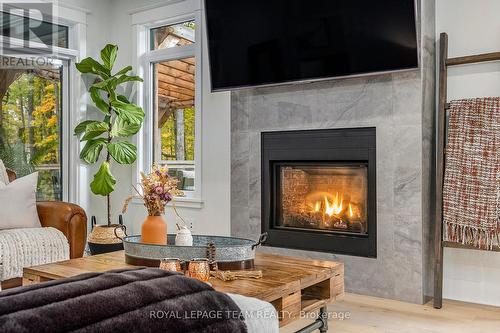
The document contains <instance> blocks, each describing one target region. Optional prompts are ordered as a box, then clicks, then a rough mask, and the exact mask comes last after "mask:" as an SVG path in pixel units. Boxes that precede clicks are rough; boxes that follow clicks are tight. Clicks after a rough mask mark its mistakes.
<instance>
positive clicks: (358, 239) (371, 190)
mask: <svg viewBox="0 0 500 333" xmlns="http://www.w3.org/2000/svg"><path fill="white" fill-rule="evenodd" d="M261 155H262V156H261V158H262V161H261V162H262V166H261V168H262V169H261V171H262V183H261V188H262V205H261V213H262V215H261V217H262V225H261V229H262V232H267V233H268V235H269V237H268V239H267V241H266V242H265V245H267V246H273V247H282V248H292V249H300V250H311V251H321V252H329V253H338V254H346V255H354V256H361V257H369V258H376V257H377V193H376V184H377V182H376V129H375V128H374V127H366V128H342V129H321V130H300V131H279V132H262V133H261ZM316 163H317V164H323V165H324V164H328V165H332V164H334V165H339V166H345V165H366V166H367V172H368V202H367V212H368V221H367V225H368V233H367V234H355V233H347V232H342V231H329V230H328V231H327V230H314V229H303V228H290V227H283V226H279V224H278V221H277V216H278V208H277V207H278V206H277V203H278V202H279V201H278V200H279V198H278V196H279V194H278V193H279V191H278V187H277V186H279V176H278V174H277V172H278V171H279V167H280V166H282V165H284V164H289V165H306V164H307V165H309V164H316Z"/></svg>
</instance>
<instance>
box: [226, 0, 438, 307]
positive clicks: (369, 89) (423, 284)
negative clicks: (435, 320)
mask: <svg viewBox="0 0 500 333" xmlns="http://www.w3.org/2000/svg"><path fill="white" fill-rule="evenodd" d="M417 8H418V13H417V33H418V35H419V38H418V39H419V53H420V66H419V69H415V70H411V71H406V72H395V73H389V74H380V75H373V76H366V77H358V78H347V79H337V80H329V81H321V82H314V83H300V84H292V85H283V86H276V87H261V88H249V89H242V90H237V91H233V92H231V234H232V235H233V236H240V237H246V238H252V239H257V238H258V236H259V234H260V233H261V230H262V225H263V221H264V223H265V219H266V217H265V216H262V211H263V209H262V208H263V207H262V204H261V203H262V202H263V196H264V195H265V194H264V193H263V192H262V179H263V177H265V175H264V174H263V167H262V156H263V155H262V143H263V142H262V141H263V138H264V136H265V135H269V134H263V133H273V132H283V131H308V130H313V131H315V130H316V131H317V130H337V129H353V128H358V129H359V128H373V129H374V130H375V132H376V140H375V141H376V156H375V157H376V158H375V161H376V162H375V170H376V171H375V179H376V198H375V200H374V201H375V211H376V213H375V214H376V250H375V254H376V255H375V256H357V255H346V254H340V253H341V252H340V251H337V252H336V250H335V249H331V251H328V249H324V248H323V249H321V250H317V249H316V250H314V249H313V250H311V248H310V247H309V250H304V249H302V250H299V249H296V248H297V246H294V245H296V244H290V243H289V244H287V242H286V237H285V238H283V239H281V240H279V239H278V241H277V242H276V243H275V244H272V243H273V240H272V239H273V237H276V236H274V235H271V236H270V238H269V240H268V242H269V244H271V245H275V246H264V247H262V248H260V249H259V251H263V252H268V253H276V254H284V255H294V256H302V257H307V258H316V259H327V260H341V261H343V262H344V264H345V286H346V290H347V291H348V292H354V293H359V294H365V295H374V296H379V297H384V298H392V299H398V300H403V301H408V302H413V303H423V302H424V300H425V299H426V297H425V295H431V294H432V256H433V250H432V239H431V235H432V234H431V232H430V230H431V216H432V215H431V214H432V207H431V202H432V190H431V189H432V185H433V182H432V179H431V178H432V177H431V175H432V172H433V163H434V162H433V161H434V158H433V148H432V142H433V133H434V110H435V93H434V90H435V58H434V55H435V47H434V40H435V31H434V1H426V0H425V1H424V0H422V1H420V0H417ZM293 141H294V140H292V144H293ZM285 167H290V168H288V169H284V170H283V172H284V173H287V175H290V173H300V172H302V174H303V173H304V172H305V173H307V174H308V175H309V176H308V177H309V178H308V182H309V188H310V187H311V185H314V186H316V185H318V183H315V182H313V181H311V179H312V178H311V176H312V175H318V174H321V173H323V174H325V173H328V172H330V173H332V172H333V171H332V170H330V171H328V170H325V169H322V170H311V169H310V168H309V169H308V168H307V167H308V166H307V165H299V167H300V168H298V169H299V170H296V169H297V168H295V169H294V168H293V167H297V165H295V166H294V165H285ZM285 171H286V172H285ZM337 171H338V170H336V171H335V172H337ZM351 171H352V170H351ZM356 172H358V175H361V176H362V172H363V171H356ZM356 172H355V173H356ZM351 174H354V173H352V172H351ZM296 177H299V176H297V175H296ZM355 181H356V182H359V183H358V184H361V185H360V186H363V185H362V184H363V182H362V181H361V180H360V179H359V177H357V178H356V180H355ZM285 182H286V180H285ZM321 186H323V185H321ZM285 190H286V189H284V190H283V191H285ZM329 191H330V192H331V190H329ZM329 191H326V192H329ZM335 192H336V191H335ZM290 194H292V196H291V197H290V196H288V197H287V200H292V202H293V200H295V199H293V198H294V196H293V193H290ZM361 194H362V193H361ZM356 196H357V197H356ZM328 198H329V200H328V204H327V203H326V201H324V198H323V199H322V198H321V197H319V198H318V197H314V196H313V197H312V199H311V200H310V201H312V202H309V204H308V205H307V206H302V207H303V209H302V210H299V211H296V210H290V209H289V208H287V207H288V206H286V205H285V206H284V208H285V210H286V211H287V214H288V217H285V220H286V222H285V224H288V225H289V224H294V223H295V224H296V223H299V224H300V223H302V225H299V226H302V227H303V226H304V224H303V223H304V222H300V221H301V219H302V216H303V215H304V214H305V215H306V216H307V217H314V216H315V217H314V218H315V219H316V220H317V221H319V222H318V223H319V224H316V225H320V226H323V227H327V228H328V227H332V223H337V224H338V225H337V227H339V226H341V227H345V225H344V226H343V225H342V223H343V222H339V219H340V218H341V217H342V216H344V217H345V216H346V215H345V214H348V215H349V210H347V211H344V212H342V211H340V210H338V214H337V216H336V217H335V218H333V217H332V218H333V219H332V218H326V217H325V219H324V220H323V215H322V214H316V215H315V211H314V210H315V209H316V205H317V202H319V204H318V209H319V211H322V210H324V209H325V208H327V207H326V206H327V205H328V208H329V209H331V210H332V209H333V211H335V208H332V207H333V206H335V205H337V208H338V207H339V204H340V194H339V198H337V197H336V193H330V196H329V197H328ZM358 198H359V193H358V194H356V195H355V196H354V197H352V195H351V197H350V198H349V199H347V200H350V201H352V203H354V204H357V203H358V201H359V200H358ZM322 200H323V201H322ZM344 200H346V198H345V197H344ZM351 206H352V209H353V215H356V214H357V213H355V211H356V210H357V212H358V213H362V212H360V211H359V209H361V210H362V207H360V206H359V205H358V206H355V205H351ZM343 207H344V208H345V206H343ZM347 207H348V206H347ZM264 211H265V210H264ZM346 212H347V213H346ZM297 213H299V214H298V215H300V216H301V217H299V218H297ZM359 216H360V217H362V216H363V214H359ZM342 220H345V218H342ZM323 221H324V222H323ZM307 223H310V221H309V222H307ZM321 223H323V224H321ZM344 224H345V223H344ZM306 225H307V224H306ZM285 226H286V225H285ZM295 226H296V225H295ZM307 226H310V224H309V225H307ZM368 230H370V229H369V228H368ZM278 237H279V236H278ZM278 242H279V243H280V244H277V243H278ZM278 245H279V246H278ZM287 245H289V246H287ZM336 245H338V244H336ZM336 245H335V246H336ZM344 253H345V252H344Z"/></svg>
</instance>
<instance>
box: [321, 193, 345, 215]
mask: <svg viewBox="0 0 500 333" xmlns="http://www.w3.org/2000/svg"><path fill="white" fill-rule="evenodd" d="M323 202H324V209H323V212H324V213H325V214H326V215H328V216H330V217H331V216H333V215H339V214H340V213H342V211H343V210H344V196H343V195H342V194H340V195H339V193H338V192H337V193H336V194H335V198H334V199H333V201H332V202H330V201H329V200H328V198H327V196H326V195H325V196H323ZM321 204H322V202H321V201H316V202H315V204H314V211H315V212H319V211H320V210H321V206H322V205H321ZM348 210H349V216H350V217H353V216H354V213H353V211H352V206H351V204H350V203H349V205H348Z"/></svg>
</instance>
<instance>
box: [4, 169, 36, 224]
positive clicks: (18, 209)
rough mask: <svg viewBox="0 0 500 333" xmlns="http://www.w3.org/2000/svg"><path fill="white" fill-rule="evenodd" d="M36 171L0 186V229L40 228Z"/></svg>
mask: <svg viewBox="0 0 500 333" xmlns="http://www.w3.org/2000/svg"><path fill="white" fill-rule="evenodd" d="M37 181H38V172H35V173H32V174H30V175H27V176H25V177H22V178H18V179H16V180H15V181H13V182H11V183H9V184H8V185H5V186H3V187H0V230H3V229H13V228H40V227H41V226H42V225H41V224H40V220H39V219H38V212H37V210H36V185H37Z"/></svg>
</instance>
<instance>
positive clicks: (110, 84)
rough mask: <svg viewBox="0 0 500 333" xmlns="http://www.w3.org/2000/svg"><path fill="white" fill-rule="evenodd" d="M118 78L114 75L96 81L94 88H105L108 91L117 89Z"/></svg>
mask: <svg viewBox="0 0 500 333" xmlns="http://www.w3.org/2000/svg"><path fill="white" fill-rule="evenodd" d="M117 80H118V79H117V78H116V77H114V76H112V77H110V78H107V79H106V80H102V81H99V82H97V83H94V84H93V85H92V87H93V88H97V89H100V90H104V91H106V92H107V93H111V92H112V91H113V92H114V90H115V89H116V81H117Z"/></svg>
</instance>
